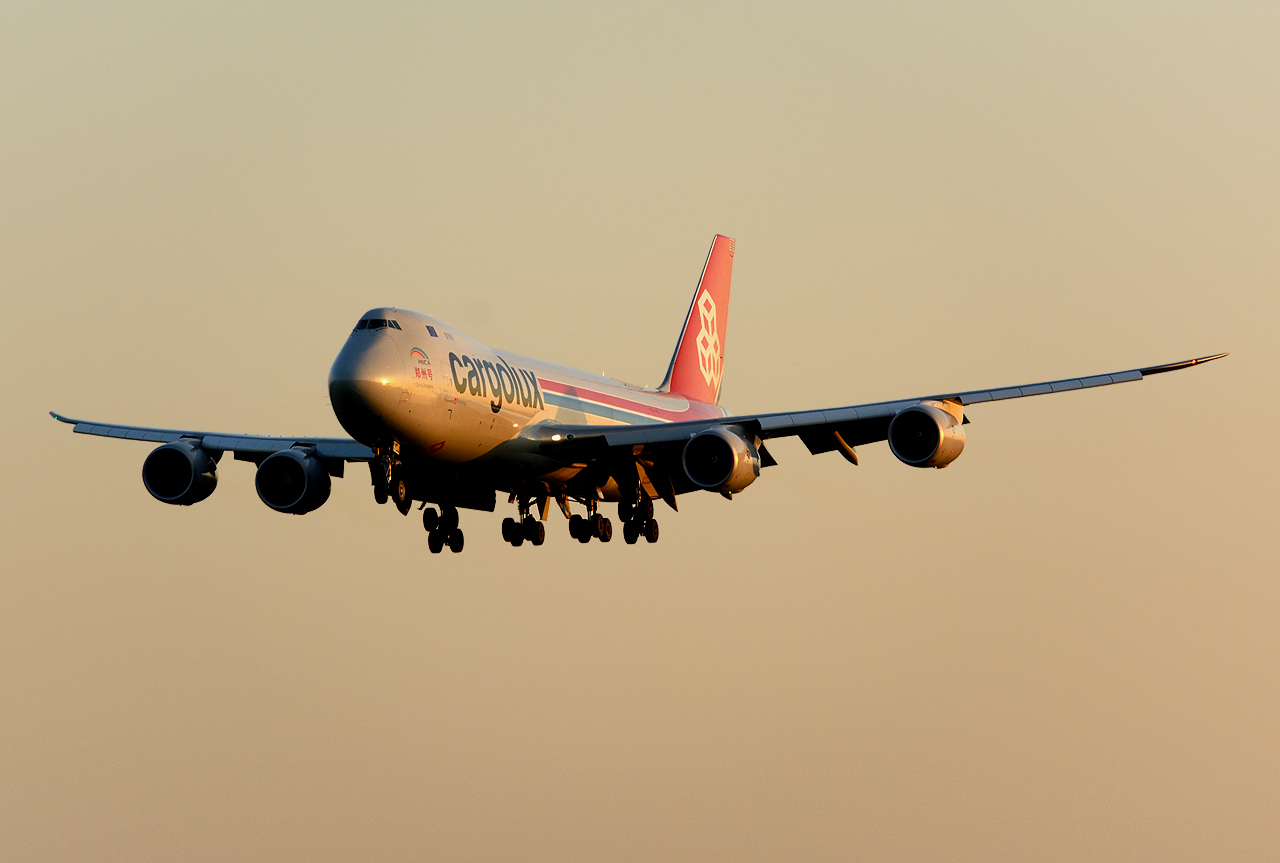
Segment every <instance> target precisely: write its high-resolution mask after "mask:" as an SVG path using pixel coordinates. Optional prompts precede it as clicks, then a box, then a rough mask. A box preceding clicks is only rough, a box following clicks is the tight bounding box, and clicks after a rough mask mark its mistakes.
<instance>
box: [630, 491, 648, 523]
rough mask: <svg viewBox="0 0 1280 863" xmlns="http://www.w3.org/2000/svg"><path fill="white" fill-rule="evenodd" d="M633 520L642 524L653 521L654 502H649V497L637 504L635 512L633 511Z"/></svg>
mask: <svg viewBox="0 0 1280 863" xmlns="http://www.w3.org/2000/svg"><path fill="white" fill-rule="evenodd" d="M631 518H632V520H633V521H638V522H640V523H641V524H644V523H645V522H646V521H649V520H650V519H652V518H653V501H651V500H649V498H647V497H646V498H642V499H641V500H640V502H639V503H637V504H636V508H635V510H633V511H632V513H631Z"/></svg>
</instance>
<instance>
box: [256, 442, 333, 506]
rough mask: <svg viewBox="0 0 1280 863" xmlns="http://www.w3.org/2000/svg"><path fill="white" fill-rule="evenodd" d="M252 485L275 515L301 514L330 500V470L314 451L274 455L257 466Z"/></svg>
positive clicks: (285, 451) (275, 453) (286, 451)
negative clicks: (276, 513)
mask: <svg viewBox="0 0 1280 863" xmlns="http://www.w3.org/2000/svg"><path fill="white" fill-rule="evenodd" d="M253 484H254V486H256V487H257V489H258V497H260V498H262V502H263V503H265V504H266V505H267V506H269V507H271V508H272V509H274V510H275V511H276V512H291V513H293V514H294V515H302V514H304V513H308V512H311V511H312V510H313V509H319V508H320V506H321V505H322V504H323V503H324V502H325V501H326V500H328V499H329V489H330V483H329V471H327V470H325V467H324V465H323V464H322V463H321V462H320V459H318V458H316V455H315V453H314V452H313V451H312V450H304V449H284V450H280V451H279V452H273V453H272V454H271V455H269V456H267V457H266V458H264V459H263V460H262V463H261V464H260V465H258V473H257V475H256V476H255V477H254V480H253Z"/></svg>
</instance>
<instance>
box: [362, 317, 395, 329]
mask: <svg viewBox="0 0 1280 863" xmlns="http://www.w3.org/2000/svg"><path fill="white" fill-rule="evenodd" d="M387 327H394V328H395V329H397V330H398V329H400V325H399V324H398V323H396V322H395V321H393V320H390V319H389V318H366V319H365V320H363V321H360V322H359V323H357V324H356V329H357V330H385V329H386V328H387Z"/></svg>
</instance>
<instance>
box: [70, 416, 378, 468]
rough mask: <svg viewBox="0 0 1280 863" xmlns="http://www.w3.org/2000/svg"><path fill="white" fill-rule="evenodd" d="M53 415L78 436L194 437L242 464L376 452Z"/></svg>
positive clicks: (345, 442) (337, 440)
mask: <svg viewBox="0 0 1280 863" xmlns="http://www.w3.org/2000/svg"><path fill="white" fill-rule="evenodd" d="M49 414H50V416H52V417H53V418H54V419H56V420H58V422H64V423H68V424H70V425H74V426H75V428H74V429H72V431H74V432H75V433H76V434H91V435H100V436H102V437H111V438H120V439H122V440H140V441H150V442H151V443H169V442H170V441H175V440H178V439H180V438H191V439H194V440H198V441H199V442H200V446H201V448H203V449H205V450H209V451H211V452H226V451H228V450H230V451H231V452H233V453H235V457H236V458H237V459H240V460H241V461H261V460H262V459H263V458H265V457H266V456H268V455H270V454H271V453H273V452H278V451H280V450H286V449H290V448H292V447H295V446H313V447H315V449H316V455H317V456H319V457H320V458H326V459H341V460H343V461H371V460H372V459H373V450H371V449H369V448H368V447H367V446H365V445H364V444H362V443H360V442H359V441H355V440H352V439H351V438H342V437H267V436H264V435H249V434H227V433H225V432H205V431H191V430H190V429H161V428H148V427H146V426H126V425H116V424H114V423H96V422H89V421H88V420H77V419H71V418H70V417H64V416H62V415H61V414H58V413H54V412H53V411H50V412H49Z"/></svg>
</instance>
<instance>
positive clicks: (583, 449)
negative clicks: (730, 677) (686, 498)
mask: <svg viewBox="0 0 1280 863" xmlns="http://www.w3.org/2000/svg"><path fill="white" fill-rule="evenodd" d="M1225 356H1226V354H1225V353H1222V354H1214V355H1213V356H1208V357H1198V358H1196V359H1193V360H1183V361H1182V362H1177V363H1166V364H1165V365H1159V366H1146V367H1145V368H1139V369H1130V370H1128V371H1123V372H1111V373H1110V374H1105V375H1094V376H1091V377H1083V378H1064V379H1063V380H1058V381H1046V382H1044V383H1037V384H1023V385H1021V386H1016V387H1002V388H999V389H989V390H969V391H967V392H952V393H941V394H938V395H932V396H919V397H917V398H909V399H903V400H901V401H892V402H873V403H871V404H864V405H851V406H849V407H839V408H828V409H825V410H812V411H796V412H789V413H771V414H755V415H744V416H731V417H724V418H722V419H714V420H695V421H692V422H682V423H663V424H657V423H655V424H651V425H650V424H646V425H642V426H558V427H557V426H549V427H547V428H546V429H544V430H543V438H542V442H541V447H540V449H541V451H542V453H543V454H544V455H547V456H550V457H552V458H561V457H563V458H566V459H568V460H583V459H590V457H591V456H592V455H593V454H604V453H605V452H607V451H609V450H613V451H615V452H617V451H619V450H621V449H623V448H634V447H643V448H646V449H648V448H651V447H652V448H661V447H663V445H671V444H677V443H680V444H683V443H684V442H686V441H688V440H689V438H691V437H693V436H694V435H696V434H697V433H698V432H700V431H703V430H705V429H708V428H712V427H714V426H735V427H737V428H740V429H742V430H743V431H744V432H746V433H748V434H752V435H755V436H757V437H759V438H760V439H761V440H762V441H764V440H768V439H770V438H775V437H789V436H798V437H799V438H800V439H801V440H802V441H804V443H805V446H807V447H808V448H809V452H811V453H814V454H817V453H823V452H831V451H833V450H836V449H841V450H843V449H844V447H842V446H841V445H840V444H841V442H843V443H844V444H846V445H847V446H848V447H850V448H852V447H855V446H858V445H859V444H867V443H874V442H876V441H882V440H885V439H886V438H887V436H888V431H889V423H890V422H891V421H892V420H893V418H894V417H895V416H897V415H898V413H899V412H901V411H902V410H905V409H906V408H909V407H911V406H912V405H916V404H919V403H921V402H925V401H937V402H946V401H950V402H956V403H958V404H959V405H961V406H967V405H972V404H979V403H981V402H994V401H1002V400H1004V399H1017V398H1024V397H1026V396H1038V395H1046V394H1049V393H1061V392H1067V391H1069V390H1081V389H1089V388H1091V387H1104V386H1109V385H1110V384H1121V383H1127V382H1129V381H1140V380H1142V379H1143V378H1144V377H1146V376H1148V375H1157V374H1162V373H1164V372H1172V371H1177V370H1179V369H1185V368H1190V367H1191V366H1196V365H1200V364H1202V363H1207V362H1210V361H1212V360H1217V359H1221V358H1222V357H1225ZM966 422H967V420H966ZM837 435H838V436H839V438H837V437H836V436H837ZM761 458H762V459H763V463H764V464H765V465H769V464H772V463H773V460H772V458H771V457H769V456H768V454H767V453H766V452H761Z"/></svg>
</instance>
